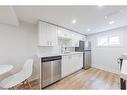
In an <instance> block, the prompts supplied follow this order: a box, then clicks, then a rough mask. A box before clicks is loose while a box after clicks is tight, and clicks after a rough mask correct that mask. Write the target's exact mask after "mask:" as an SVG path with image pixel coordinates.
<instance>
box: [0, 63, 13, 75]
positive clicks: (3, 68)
mask: <svg viewBox="0 0 127 95" xmlns="http://www.w3.org/2000/svg"><path fill="white" fill-rule="evenodd" d="M11 69H13V66H12V65H0V75H2V74H5V73H7V72H9V71H10V70H11Z"/></svg>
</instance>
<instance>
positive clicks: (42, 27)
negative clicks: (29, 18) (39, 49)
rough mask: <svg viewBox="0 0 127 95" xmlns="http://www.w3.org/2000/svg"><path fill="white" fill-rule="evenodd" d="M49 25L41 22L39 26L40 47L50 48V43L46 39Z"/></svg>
mask: <svg viewBox="0 0 127 95" xmlns="http://www.w3.org/2000/svg"><path fill="white" fill-rule="evenodd" d="M46 32H47V24H46V23H43V22H41V21H39V24H38V44H39V45H40V46H49V41H48V40H47V39H46V38H47V37H48V36H47V33H46Z"/></svg>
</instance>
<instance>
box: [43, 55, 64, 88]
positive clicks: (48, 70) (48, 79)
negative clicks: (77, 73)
mask: <svg viewBox="0 0 127 95" xmlns="http://www.w3.org/2000/svg"><path fill="white" fill-rule="evenodd" d="M61 59H62V57H61V56H53V57H43V58H41V88H44V87H46V86H48V85H50V84H52V83H54V82H56V81H58V80H60V79H61Z"/></svg>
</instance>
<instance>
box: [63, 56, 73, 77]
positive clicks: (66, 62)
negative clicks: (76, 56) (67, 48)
mask: <svg viewBox="0 0 127 95" xmlns="http://www.w3.org/2000/svg"><path fill="white" fill-rule="evenodd" d="M70 60H71V56H68V55H66V56H62V78H63V77H65V76H67V75H69V74H71V72H72V71H71V70H72V69H71V68H72V67H71V64H70Z"/></svg>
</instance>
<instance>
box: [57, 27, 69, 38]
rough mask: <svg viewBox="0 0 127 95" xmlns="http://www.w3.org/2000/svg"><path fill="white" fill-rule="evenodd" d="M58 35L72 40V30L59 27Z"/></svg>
mask: <svg viewBox="0 0 127 95" xmlns="http://www.w3.org/2000/svg"><path fill="white" fill-rule="evenodd" d="M58 37H59V38H60V39H63V40H71V35H70V31H69V30H67V29H64V28H61V27H58Z"/></svg>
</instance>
